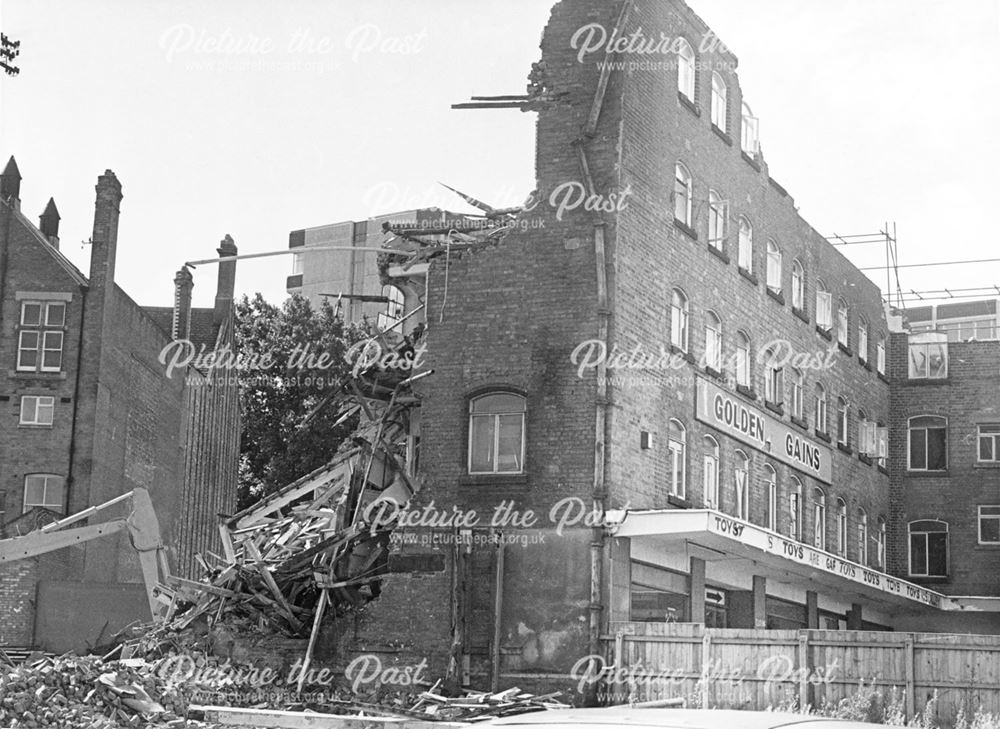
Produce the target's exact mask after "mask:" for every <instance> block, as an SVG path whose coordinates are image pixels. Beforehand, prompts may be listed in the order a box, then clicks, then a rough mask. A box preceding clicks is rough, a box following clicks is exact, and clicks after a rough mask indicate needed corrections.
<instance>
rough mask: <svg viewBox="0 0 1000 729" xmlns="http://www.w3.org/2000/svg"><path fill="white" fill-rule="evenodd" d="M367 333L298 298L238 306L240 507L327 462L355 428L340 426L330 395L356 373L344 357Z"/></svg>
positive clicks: (243, 302) (329, 310) (246, 302)
mask: <svg viewBox="0 0 1000 729" xmlns="http://www.w3.org/2000/svg"><path fill="white" fill-rule="evenodd" d="M361 336H362V333H361V331H360V330H359V329H358V328H356V327H353V326H349V325H345V324H344V322H343V320H342V319H341V318H340V317H339V316H337V315H336V314H335V312H334V310H333V308H332V307H331V305H330V304H329V302H324V303H323V305H322V306H321V307H320V308H319V309H316V308H314V307H313V306H312V305H311V304H310V303H309V300H308V299H306V298H304V297H302V296H300V295H295V296H292V297H291V298H289V299H288V300H286V301H285V303H284V304H283V305H282V306H280V307H279V306H275V305H274V304H270V303H268V302H267V301H265V300H264V298H263V297H262V296H261V295H260V294H259V293H258V294H256V295H255V296H254V297H253V299H249V298H247V297H246V296H244V297H243V298H242V299H241V300H240V301H239V302H238V303H237V305H236V337H237V344H238V346H239V352H240V358H241V360H242V361H243V362H245V363H248V366H245V367H243V368H241V369H240V371H239V377H240V407H241V411H242V413H241V414H242V418H243V426H242V433H241V438H240V483H239V508H241V509H242V508H245V507H246V506H248V505H250V504H252V503H254V502H255V501H257V500H259V499H260V498H262V497H264V496H266V495H268V494H270V493H273V492H274V491H276V490H278V489H280V488H281V487H282V486H285V485H286V484H288V483H291V482H292V481H294V480H295V479H297V478H299V477H301V476H304V475H305V474H307V473H309V472H310V471H312V470H314V469H316V468H319V467H320V466H322V465H323V464H324V463H326V462H327V461H329V460H330V459H331V458H332V457H333V456H334V454H335V453H336V451H337V448H338V447H339V445H340V443H341V441H343V439H344V438H345V437H347V436H348V435H349V434H350V433H351V431H352V430H353V429H354V426H355V425H356V424H357V419H356V418H349V419H348V420H346V421H345V422H343V423H341V424H339V425H336V424H335V421H336V419H337V413H336V412H335V409H334V408H332V407H323V408H321V409H320V410H319V411H318V412H317V413H316V414H315V416H314V417H312V418H311V419H309V421H308V423H306V424H305V425H303V422H304V421H305V420H306V417H307V416H308V415H309V413H311V412H312V411H313V410H314V409H315V408H316V407H317V405H319V403H320V402H321V401H322V400H323V398H324V397H325V396H327V395H328V394H330V393H331V391H336V390H337V389H338V388H339V387H340V386H341V385H342V384H343V383H344V382H346V379H347V377H348V376H349V373H350V365H349V364H348V362H347V360H346V359H345V354H346V353H347V350H348V349H349V348H350V346H351V344H353V343H354V342H356V341H358V339H360V338H361Z"/></svg>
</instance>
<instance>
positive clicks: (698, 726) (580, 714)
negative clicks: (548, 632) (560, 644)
mask: <svg viewBox="0 0 1000 729" xmlns="http://www.w3.org/2000/svg"><path fill="white" fill-rule="evenodd" d="M478 726H488V727H492V726H498V727H499V726H522V727H531V726H537V727H557V726H586V727H588V729H615V728H618V729H620V727H661V728H663V729H674V728H676V729H775V728H776V727H795V729H813V728H814V727H829V728H830V729H833V727H835V728H836V729H861V728H862V727H872V726H876V725H875V724H865V723H857V722H847V721H841V720H839V719H830V718H828V717H823V716H816V715H810V714H789V713H782V712H776V711H734V710H723V709H671V708H664V709H654V708H648V709H644V708H633V707H629V706H611V707H607V708H599V709H551V710H548V711H536V712H530V713H525V714H517V715H516V716H508V717H504V718H501V719H494V720H493V721H488V722H484V723H482V724H478Z"/></svg>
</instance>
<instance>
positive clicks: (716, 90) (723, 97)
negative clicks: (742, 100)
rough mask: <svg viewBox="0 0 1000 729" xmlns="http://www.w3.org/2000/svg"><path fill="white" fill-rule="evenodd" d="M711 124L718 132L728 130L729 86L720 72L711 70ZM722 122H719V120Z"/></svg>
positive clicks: (726, 131)
mask: <svg viewBox="0 0 1000 729" xmlns="http://www.w3.org/2000/svg"><path fill="white" fill-rule="evenodd" d="M711 112H712V124H714V125H715V128H716V129H718V130H719V131H720V132H723V133H728V131H729V87H728V85H727V84H726V80H725V79H724V78H722V74H721V73H719V72H718V71H712V109H711ZM720 121H721V122H722V123H721V124H720V123H719V122H720Z"/></svg>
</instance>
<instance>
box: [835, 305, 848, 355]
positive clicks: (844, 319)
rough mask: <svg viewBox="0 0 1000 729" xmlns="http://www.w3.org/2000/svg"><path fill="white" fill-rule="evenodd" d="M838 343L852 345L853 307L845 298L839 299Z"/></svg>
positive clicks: (846, 345) (844, 345) (843, 345)
mask: <svg viewBox="0 0 1000 729" xmlns="http://www.w3.org/2000/svg"><path fill="white" fill-rule="evenodd" d="M837 344H839V345H840V346H842V347H846V348H848V349H850V346H851V308H850V306H849V305H848V304H847V299H844V298H840V299H838V300H837Z"/></svg>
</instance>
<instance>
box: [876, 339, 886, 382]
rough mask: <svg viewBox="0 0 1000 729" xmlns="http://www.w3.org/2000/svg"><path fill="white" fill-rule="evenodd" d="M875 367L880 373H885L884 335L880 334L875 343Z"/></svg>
mask: <svg viewBox="0 0 1000 729" xmlns="http://www.w3.org/2000/svg"><path fill="white" fill-rule="evenodd" d="M875 369H876V370H878V373H879V374H880V375H884V374H885V337H883V336H881V335H880V336H879V338H878V342H877V343H876V344H875Z"/></svg>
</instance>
